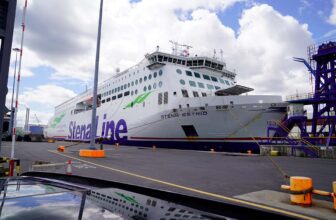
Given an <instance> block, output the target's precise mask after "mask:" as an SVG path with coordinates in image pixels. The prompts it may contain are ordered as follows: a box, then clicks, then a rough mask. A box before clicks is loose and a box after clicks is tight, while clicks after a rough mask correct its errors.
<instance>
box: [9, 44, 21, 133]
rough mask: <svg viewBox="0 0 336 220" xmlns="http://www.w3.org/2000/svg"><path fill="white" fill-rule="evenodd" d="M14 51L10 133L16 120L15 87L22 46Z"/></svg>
mask: <svg viewBox="0 0 336 220" xmlns="http://www.w3.org/2000/svg"><path fill="white" fill-rule="evenodd" d="M13 51H15V64H14V78H13V89H12V102H11V108H10V109H11V117H10V122H9V129H8V131H9V135H12V128H13V122H14V111H15V110H14V106H13V105H14V89H15V81H16V64H17V56H18V52H20V51H21V50H20V48H13Z"/></svg>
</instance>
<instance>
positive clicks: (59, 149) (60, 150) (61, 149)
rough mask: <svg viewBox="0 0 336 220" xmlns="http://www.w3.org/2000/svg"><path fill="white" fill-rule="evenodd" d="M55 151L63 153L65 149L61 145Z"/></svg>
mask: <svg viewBox="0 0 336 220" xmlns="http://www.w3.org/2000/svg"><path fill="white" fill-rule="evenodd" d="M57 151H59V152H64V151H65V147H64V146H62V145H60V146H58V148H57Z"/></svg>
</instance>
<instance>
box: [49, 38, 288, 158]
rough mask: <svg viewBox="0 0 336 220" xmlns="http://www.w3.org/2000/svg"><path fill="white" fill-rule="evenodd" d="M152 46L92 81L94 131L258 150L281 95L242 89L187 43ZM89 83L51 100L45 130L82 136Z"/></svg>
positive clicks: (133, 141)
mask: <svg viewBox="0 0 336 220" xmlns="http://www.w3.org/2000/svg"><path fill="white" fill-rule="evenodd" d="M173 48H174V49H173V52H172V53H165V52H162V51H160V50H159V47H157V49H156V50H155V51H154V52H152V53H150V54H146V55H145V58H144V59H143V60H142V61H141V62H139V63H138V64H137V65H135V66H133V67H131V68H129V69H127V70H125V71H122V72H120V71H117V73H116V74H115V75H114V76H112V77H111V78H109V79H108V80H106V81H104V82H102V83H100V84H99V86H98V97H97V99H98V100H97V102H98V107H97V116H96V118H97V123H96V125H95V126H96V128H97V129H96V130H97V133H96V138H97V139H98V138H101V139H104V143H106V144H116V143H118V144H121V145H131V146H145V147H153V146H155V147H158V148H160V147H165V148H179V149H195V150H211V149H213V150H215V151H227V152H245V153H246V152H247V151H249V150H250V151H252V152H255V153H258V152H259V143H258V142H259V141H260V140H262V139H264V138H265V137H266V136H267V122H268V121H270V120H280V119H281V118H283V117H284V115H285V114H286V107H287V104H286V103H284V102H282V98H281V96H274V95H248V94H247V93H248V92H251V91H253V89H252V88H249V87H246V86H242V85H238V84H237V83H236V81H235V78H236V73H235V72H234V71H229V70H228V69H227V68H226V63H225V62H224V61H223V60H222V59H219V58H216V57H206V56H197V55H193V56H190V55H189V51H188V49H189V48H190V47H189V46H186V47H183V48H181V46H179V45H177V44H176V45H175V47H173ZM92 93H93V92H92V89H91V90H87V91H85V92H83V93H82V94H79V95H78V96H76V97H74V98H71V99H70V100H68V101H66V102H64V103H62V104H60V105H58V106H56V107H55V115H54V117H53V118H51V119H50V121H49V123H48V127H47V129H46V130H45V136H46V137H48V138H54V139H59V140H72V141H89V139H90V131H91V124H90V123H91V110H92V103H93V98H92Z"/></svg>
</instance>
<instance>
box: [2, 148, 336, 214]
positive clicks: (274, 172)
mask: <svg viewBox="0 0 336 220" xmlns="http://www.w3.org/2000/svg"><path fill="white" fill-rule="evenodd" d="M70 144H73V143H70V142H56V143H44V142H43V143H41V142H40V143H33V142H18V143H17V145H16V149H15V155H16V158H20V159H21V167H22V172H26V171H29V169H30V167H31V166H32V165H33V164H34V163H35V161H45V162H50V163H61V162H66V161H67V160H69V159H71V160H72V161H73V162H75V163H74V164H73V167H72V173H73V175H81V176H87V177H93V178H99V179H106V180H112V181H119V182H124V183H129V184H136V185H141V186H145V187H151V188H158V189H163V190H169V191H174V192H178V193H183V194H188V195H193V196H197V197H203V198H208V199H213V200H219V201H231V202H238V203H239V201H250V202H252V203H259V204H261V205H265V206H274V207H278V208H280V209H283V210H286V211H285V212H288V213H292V212H301V213H302V215H303V216H299V217H300V218H301V217H304V216H306V215H308V216H313V217H315V218H330V217H336V216H335V213H334V211H333V210H332V203H331V202H330V209H328V208H325V211H323V210H322V211H321V210H320V209H321V208H320V209H319V211H318V212H317V214H316V212H312V213H310V212H307V210H308V209H309V210H314V207H313V208H302V207H295V206H292V205H289V204H288V203H289V194H287V193H286V194H285V193H284V192H282V191H281V190H280V185H281V184H288V180H286V179H285V178H284V177H283V175H282V174H281V172H280V171H279V169H281V171H282V172H285V173H286V174H287V175H289V176H307V177H311V178H312V179H313V186H314V188H316V189H320V190H326V191H331V190H332V189H331V187H332V186H331V184H332V181H335V180H336V172H335V167H336V160H329V159H312V158H299V157H272V160H273V161H274V162H275V163H276V164H277V165H278V166H275V164H274V163H273V162H272V161H271V160H270V159H269V157H266V156H259V155H245V154H227V153H220V152H214V153H212V152H205V151H202V152H201V151H189V150H173V149H160V148H157V149H155V150H154V149H152V148H144V147H128V146H120V147H119V148H116V147H115V146H111V145H105V146H104V149H105V151H106V157H105V158H83V157H79V156H78V155H79V150H80V149H83V148H87V147H88V144H78V145H75V146H71V147H69V148H66V152H64V153H60V152H58V151H57V150H56V149H57V147H58V146H59V145H65V146H67V145H70ZM10 146H11V143H10V142H3V143H2V148H1V156H9V154H10ZM46 171H48V170H46ZM50 171H51V172H61V173H64V168H63V169H55V170H53V169H51V170H50ZM272 193H273V194H272ZM269 195H272V196H271V197H272V198H273V200H269V203H268V202H267V201H268V200H267V197H268V196H269ZM276 195H278V197H279V201H275V199H274V198H276V197H277V196H276ZM287 197H288V201H286V198H287ZM315 198H316V199H315ZM313 201H316V203H319V202H321V203H326V202H327V201H331V200H329V199H326V198H322V197H316V196H314V200H313ZM279 202H280V203H282V204H279ZM243 204H244V202H243ZM327 206H328V205H327ZM293 208H294V210H293ZM301 209H302V210H301ZM321 213H322V214H321ZM296 217H298V216H296Z"/></svg>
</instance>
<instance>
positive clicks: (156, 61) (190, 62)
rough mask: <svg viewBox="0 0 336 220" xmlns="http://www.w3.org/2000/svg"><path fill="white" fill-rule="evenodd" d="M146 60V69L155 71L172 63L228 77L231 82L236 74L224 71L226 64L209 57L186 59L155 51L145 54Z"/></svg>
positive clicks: (185, 57)
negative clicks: (147, 62)
mask: <svg viewBox="0 0 336 220" xmlns="http://www.w3.org/2000/svg"><path fill="white" fill-rule="evenodd" d="M145 57H146V58H147V60H148V61H149V64H148V65H147V68H148V69H151V70H152V69H157V68H160V67H162V66H164V65H166V63H174V64H179V65H183V66H187V67H189V68H190V69H199V70H202V69H207V70H211V71H215V72H218V73H220V74H221V76H225V77H228V78H230V79H232V80H234V78H235V76H236V73H234V72H231V71H229V70H227V69H226V64H225V63H224V62H222V61H219V60H217V59H213V58H209V57H198V56H195V57H188V56H187V55H186V56H179V55H173V54H168V53H163V52H160V51H156V52H154V53H151V54H147V55H146V56H145Z"/></svg>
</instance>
